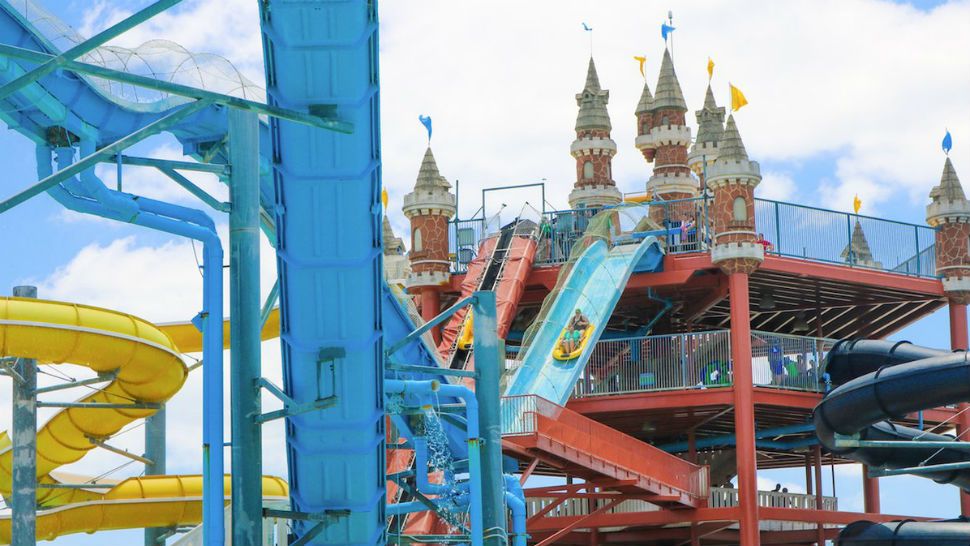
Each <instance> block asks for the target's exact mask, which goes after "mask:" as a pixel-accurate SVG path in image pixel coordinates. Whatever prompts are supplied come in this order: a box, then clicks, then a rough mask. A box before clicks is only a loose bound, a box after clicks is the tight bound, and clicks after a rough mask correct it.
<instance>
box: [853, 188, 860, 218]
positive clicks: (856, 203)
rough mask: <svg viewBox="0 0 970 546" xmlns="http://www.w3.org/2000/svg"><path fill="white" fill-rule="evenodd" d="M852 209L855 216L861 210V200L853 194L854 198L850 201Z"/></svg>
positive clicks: (857, 195)
mask: <svg viewBox="0 0 970 546" xmlns="http://www.w3.org/2000/svg"><path fill="white" fill-rule="evenodd" d="M852 208H853V210H855V213H856V214H859V209H861V208H862V199H859V194H858V193H857V194H855V197H854V198H853V199H852Z"/></svg>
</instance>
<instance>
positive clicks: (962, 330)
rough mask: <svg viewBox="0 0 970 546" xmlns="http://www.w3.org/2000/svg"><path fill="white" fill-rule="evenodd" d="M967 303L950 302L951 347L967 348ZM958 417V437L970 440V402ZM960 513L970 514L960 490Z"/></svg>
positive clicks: (969, 505)
mask: <svg viewBox="0 0 970 546" xmlns="http://www.w3.org/2000/svg"><path fill="white" fill-rule="evenodd" d="M967 348H968V347H967V304H965V303H955V302H953V301H951V302H950V349H953V350H954V351H955V350H958V349H959V350H964V351H965V350H967ZM957 409H958V410H959V411H960V412H961V413H960V416H959V417H958V418H957V437H958V438H960V439H961V440H963V441H964V442H966V441H967V440H970V432H968V431H970V404H966V403H964V404H960V405H958V406H957ZM960 514H961V515H963V516H970V494H968V493H967V492H966V491H960Z"/></svg>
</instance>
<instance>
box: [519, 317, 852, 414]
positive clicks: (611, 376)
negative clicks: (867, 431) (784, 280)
mask: <svg viewBox="0 0 970 546" xmlns="http://www.w3.org/2000/svg"><path fill="white" fill-rule="evenodd" d="M730 336H731V334H730V331H729V330H715V331H710V332H695V333H689V334H670V335H661V336H646V337H635V338H625V339H616V340H602V341H599V342H597V344H596V346H595V347H594V348H593V353H592V355H591V356H590V360H589V363H588V364H587V365H586V368H585V369H584V370H583V375H582V377H581V378H580V380H579V381H578V383H577V384H576V388H575V390H574V392H573V397H574V398H585V397H590V396H604V395H613V394H629V393H637V392H654V391H665V390H682V389H715V388H720V387H729V386H731V385H732V384H733V382H734V371H733V367H732V362H731V342H730ZM833 343H834V340H830V339H824V338H814V337H803V336H789V335H782V334H773V333H768V332H752V334H751V364H752V372H753V379H754V384H755V386H758V387H769V388H778V389H788V390H801V391H811V392H823V391H824V390H825V389H826V384H825V377H824V373H823V370H822V362H824V359H825V355H826V353H827V352H828V350H829V348H830V347H831V346H832V344H833ZM509 358H520V356H519V355H518V354H510V355H509Z"/></svg>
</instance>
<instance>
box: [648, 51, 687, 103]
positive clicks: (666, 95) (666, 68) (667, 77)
mask: <svg viewBox="0 0 970 546" xmlns="http://www.w3.org/2000/svg"><path fill="white" fill-rule="evenodd" d="M660 108H673V109H680V110H684V111H686V110H687V102H686V101H685V100H684V93H683V91H681V90H680V82H679V81H677V72H676V71H675V70H674V61H673V59H671V58H670V51H669V50H666V49H665V50H664V58H663V61H662V62H661V63H660V78H659V79H658V80H657V92H656V94H655V95H654V97H653V109H654V110H659V109H660Z"/></svg>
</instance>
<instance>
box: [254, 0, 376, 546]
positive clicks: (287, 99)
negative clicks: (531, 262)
mask: <svg viewBox="0 0 970 546" xmlns="http://www.w3.org/2000/svg"><path fill="white" fill-rule="evenodd" d="M259 6H260V14H261V28H262V32H263V46H264V47H263V51H264V57H265V63H264V66H265V67H266V92H267V95H268V96H269V103H270V104H273V105H275V106H279V107H282V108H291V109H295V110H302V111H309V112H311V113H314V114H317V115H323V116H327V117H336V118H339V119H341V120H344V121H347V122H350V123H352V124H353V128H354V131H353V134H350V135H340V134H336V133H334V132H332V131H325V130H321V129H317V128H314V127H307V126H304V125H298V124H295V123H292V122H288V121H282V120H279V119H271V120H270V134H271V135H272V139H273V140H272V144H273V155H272V158H271V159H272V161H273V182H274V188H275V203H274V207H273V212H274V214H275V218H276V231H277V243H278V244H277V253H276V255H277V268H278V273H279V279H280V323H281V328H280V330H281V331H280V334H281V335H280V340H281V346H282V352H283V386H284V389H285V391H286V394H287V395H288V396H290V397H291V398H293V400H294V402H295V403H296V404H305V403H313V402H314V401H317V400H320V399H323V398H327V397H330V396H334V397H336V404H335V405H333V406H331V407H328V408H326V409H320V410H316V411H312V412H307V413H302V414H299V415H291V416H289V417H288V418H287V422H286V442H287V458H288V463H289V478H290V480H289V482H290V500H291V504H292V509H293V510H294V511H297V512H304V513H307V514H311V515H312V517H314V518H323V519H325V520H326V522H325V523H324V524H318V523H317V521H314V520H312V519H311V520H299V519H296V520H293V521H292V523H293V532H294V534H295V535H296V536H298V537H301V538H308V539H309V542H308V545H307V546H316V545H321V544H354V545H371V544H376V545H379V544H384V542H385V541H386V537H385V531H386V529H385V528H386V525H387V523H386V518H385V507H384V505H385V498H384V497H385V493H386V484H385V451H384V449H385V445H384V434H385V429H384V426H385V425H384V418H385V417H384V390H383V389H384V368H383V364H384V362H383V358H384V354H383V352H384V351H383V348H384V347H383V346H384V340H383V324H382V315H381V307H382V301H383V297H384V294H383V290H384V289H385V288H384V274H383V269H382V255H381V204H380V195H381V152H380V126H379V120H380V100H379V81H378V52H379V48H378V43H377V41H378V39H377V2H376V0H316V1H303V2H292V1H280V0H261V1H260V2H259ZM326 516H330V517H329V518H327V517H326Z"/></svg>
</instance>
